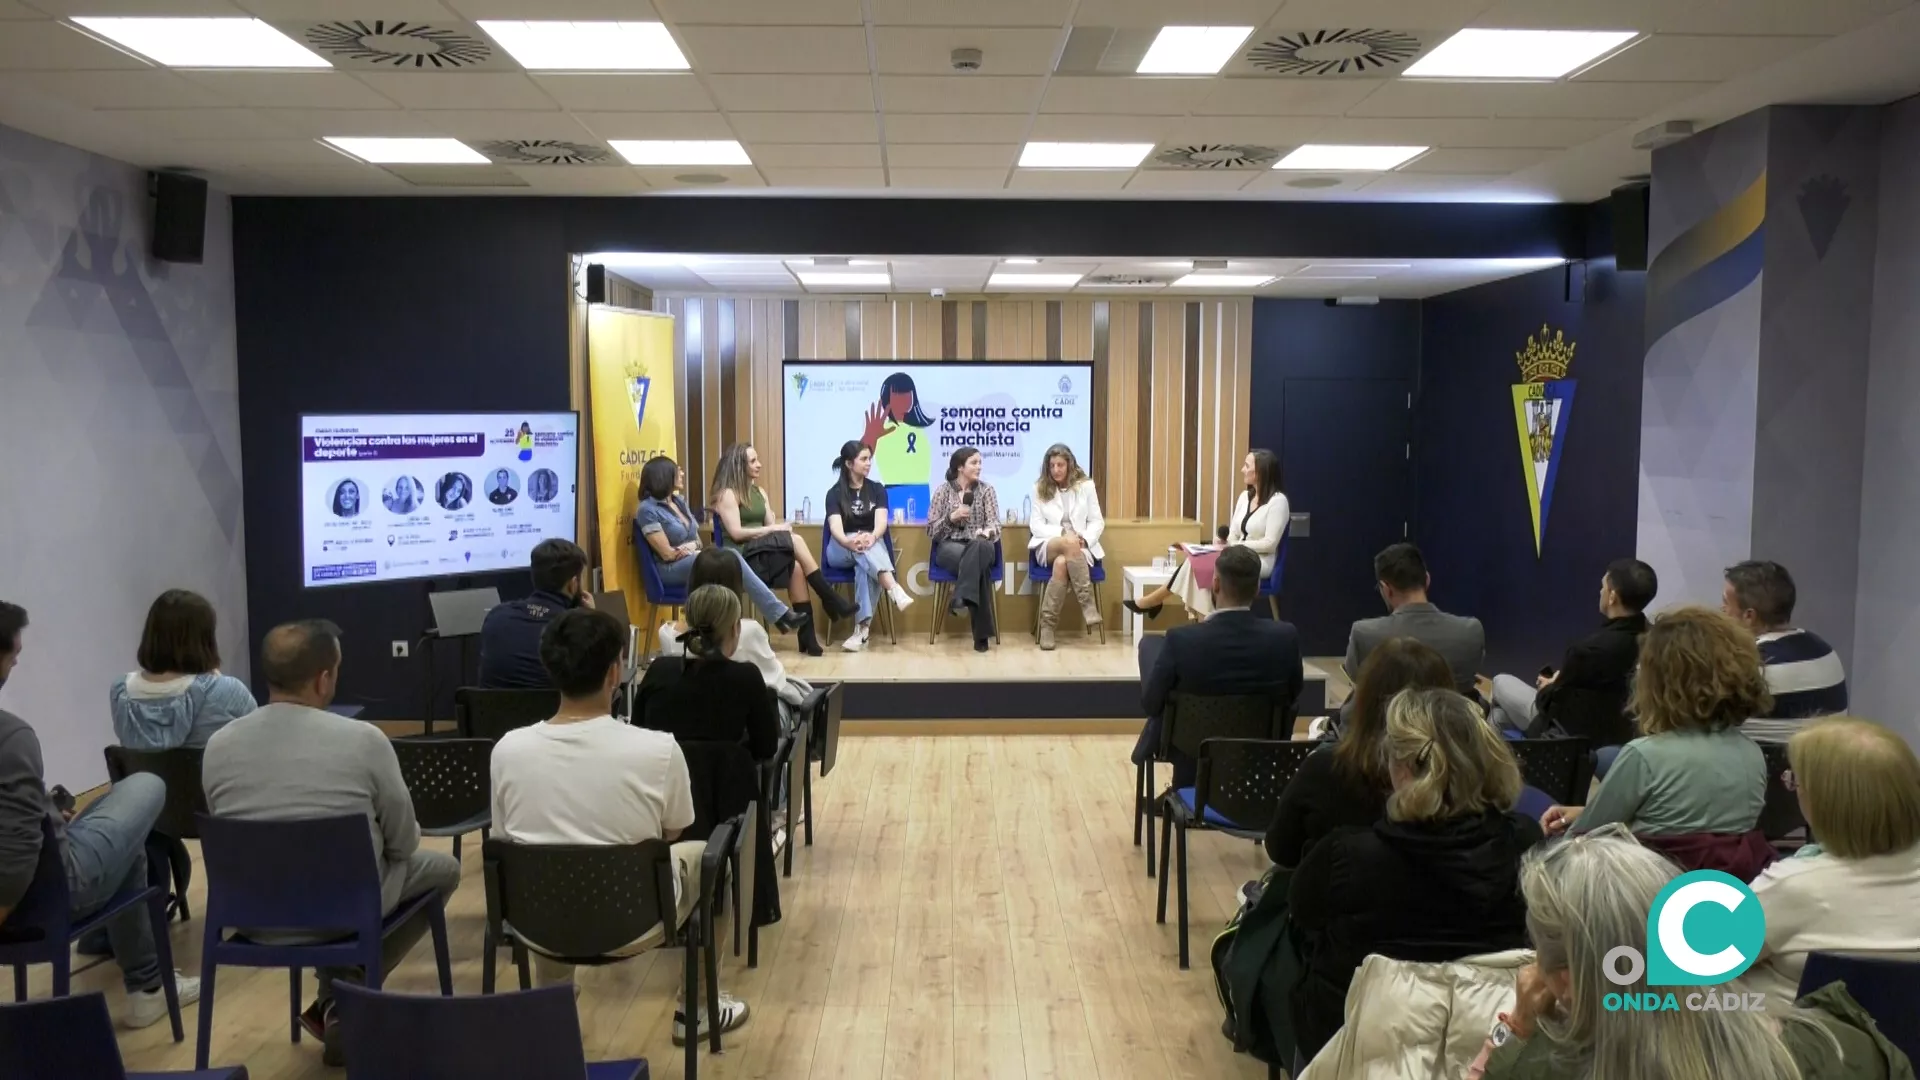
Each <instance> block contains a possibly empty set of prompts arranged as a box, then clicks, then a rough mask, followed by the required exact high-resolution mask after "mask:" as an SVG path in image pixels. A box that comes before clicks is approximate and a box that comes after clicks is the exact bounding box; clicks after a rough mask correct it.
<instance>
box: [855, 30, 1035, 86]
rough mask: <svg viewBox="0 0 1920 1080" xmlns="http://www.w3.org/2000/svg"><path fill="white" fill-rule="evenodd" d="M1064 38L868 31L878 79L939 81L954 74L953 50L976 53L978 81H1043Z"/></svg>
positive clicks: (1013, 32) (1032, 34)
mask: <svg viewBox="0 0 1920 1080" xmlns="http://www.w3.org/2000/svg"><path fill="white" fill-rule="evenodd" d="M1062 36H1063V32H1062V31H1061V30H1058V29H1042V28H1036V29H1028V30H1014V29H1005V28H1002V29H992V28H987V27H973V28H963V27H949V26H936V27H926V26H911V27H909V26H882V27H876V28H875V29H874V31H873V41H874V51H875V54H876V57H877V60H878V64H879V66H878V68H877V69H876V70H878V71H879V73H880V74H882V75H942V74H947V73H950V72H951V71H952V70H953V60H952V55H953V51H954V50H955V49H979V50H980V52H981V61H982V62H981V66H980V71H979V74H980V75H982V76H988V77H992V76H1004V75H1045V74H1046V73H1047V72H1048V71H1051V70H1052V69H1053V56H1054V53H1055V51H1056V50H1058V49H1059V47H1060V39H1061V37H1062Z"/></svg>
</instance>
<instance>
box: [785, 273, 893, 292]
mask: <svg viewBox="0 0 1920 1080" xmlns="http://www.w3.org/2000/svg"><path fill="white" fill-rule="evenodd" d="M793 274H794V276H795V277H797V278H799V279H800V284H802V285H805V286H806V287H808V288H810V289H823V288H824V289H873V288H879V289H884V288H886V287H887V286H889V285H890V284H892V282H893V279H892V278H891V277H889V276H888V275H886V274H875V273H851V274H849V273H838V274H830V273H827V272H825V271H816V270H795V271H794V272H793Z"/></svg>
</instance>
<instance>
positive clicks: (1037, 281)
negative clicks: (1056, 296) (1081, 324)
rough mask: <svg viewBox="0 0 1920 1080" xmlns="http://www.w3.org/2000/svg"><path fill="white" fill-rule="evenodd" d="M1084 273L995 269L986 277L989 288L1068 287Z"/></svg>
mask: <svg viewBox="0 0 1920 1080" xmlns="http://www.w3.org/2000/svg"><path fill="white" fill-rule="evenodd" d="M1084 276H1085V275H1084V274H1012V273H1006V272H1004V271H995V272H994V274H993V276H991V277H989V278H987V287H988V288H990V289H1070V288H1072V287H1073V286H1074V283H1075V282H1078V281H1079V280H1080V279H1081V278H1082V277H1084Z"/></svg>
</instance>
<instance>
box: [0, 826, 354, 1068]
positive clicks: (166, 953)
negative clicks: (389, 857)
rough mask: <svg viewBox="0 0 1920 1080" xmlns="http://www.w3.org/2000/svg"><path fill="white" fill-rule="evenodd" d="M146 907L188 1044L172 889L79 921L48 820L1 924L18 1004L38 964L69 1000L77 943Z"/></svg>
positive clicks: (174, 1016)
mask: <svg viewBox="0 0 1920 1080" xmlns="http://www.w3.org/2000/svg"><path fill="white" fill-rule="evenodd" d="M365 830H366V826H365V825H362V826H361V831H362V833H363V834H364V833H365ZM140 905H145V906H146V909H147V916H148V918H150V919H152V920H153V944H154V948H155V950H156V951H157V952H158V953H159V957H160V985H161V987H162V988H163V989H164V990H165V992H166V995H167V1016H168V1018H169V1019H171V1020H172V1021H173V1041H174V1042H181V1041H183V1040H185V1039H186V1037H187V1034H186V1031H185V1030H184V1029H183V1028H182V1027H181V1026H180V995H179V990H178V989H177V988H176V987H175V985H174V981H173V946H172V943H171V942H169V941H168V940H167V890H166V888H165V887H164V886H159V885H148V886H147V887H145V888H142V889H127V890H125V891H123V892H120V893H118V894H117V895H115V896H114V898H113V899H111V900H109V901H107V903H106V905H105V906H103V907H102V908H101V909H100V910H99V911H96V912H94V913H93V914H91V915H88V916H86V917H85V918H82V919H76V918H74V917H73V898H72V896H71V895H70V894H69V893H68V892H67V866H66V860H65V859H63V858H62V857H61V854H60V841H59V840H58V839H57V838H56V837H55V836H54V834H53V825H52V824H51V823H50V822H48V821H47V819H46V817H45V816H44V815H43V816H42V817H41V819H40V864H39V866H38V867H36V868H35V869H34V872H33V883H32V884H30V885H28V886H27V895H25V896H23V897H21V898H20V902H19V903H18V904H15V905H14V908H13V912H12V914H10V915H8V916H7V921H6V922H5V923H0V966H11V967H12V968H13V1000H14V1001H16V1002H19V1001H25V1000H27V968H28V967H29V966H30V965H33V964H49V965H51V966H52V967H53V996H54V997H57V998H63V997H66V996H67V993H68V991H69V990H70V989H71V985H70V982H71V979H72V975H73V943H74V942H76V941H78V940H80V938H82V937H83V936H85V935H86V934H87V933H89V932H90V931H92V930H93V929H94V927H97V926H105V925H106V924H107V921H108V920H110V919H112V918H114V917H115V916H117V915H119V914H120V913H121V912H123V911H127V910H128V909H130V908H134V907H137V906H140ZM203 1008H204V1006H203ZM0 1045H4V1044H0ZM206 1065H207V1063H206V1060H205V1058H204V1057H203V1058H202V1059H201V1062H200V1067H201V1068H203V1069H204V1068H206ZM11 1075H17V1074H14V1073H12V1072H9V1071H6V1070H0V1076H11ZM24 1075H28V1076H31V1075H33V1074H32V1073H27V1074H24ZM61 1075H68V1074H61ZM72 1075H81V1074H72Z"/></svg>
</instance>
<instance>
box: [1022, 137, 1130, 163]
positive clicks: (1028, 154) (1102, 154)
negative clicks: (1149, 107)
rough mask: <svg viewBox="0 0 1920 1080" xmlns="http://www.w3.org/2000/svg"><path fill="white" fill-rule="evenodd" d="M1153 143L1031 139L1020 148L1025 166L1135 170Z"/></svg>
mask: <svg viewBox="0 0 1920 1080" xmlns="http://www.w3.org/2000/svg"><path fill="white" fill-rule="evenodd" d="M1152 150H1153V144H1152V143H1099V142H1030V143H1028V144H1027V145H1026V147H1025V148H1023V149H1022V150H1021V151H1020V167H1021V168H1023V169H1133V168H1138V167H1139V165H1140V162H1141V161H1142V160H1143V159H1144V158H1145V157H1146V156H1147V154H1148V153H1149V152H1151V151H1152Z"/></svg>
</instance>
